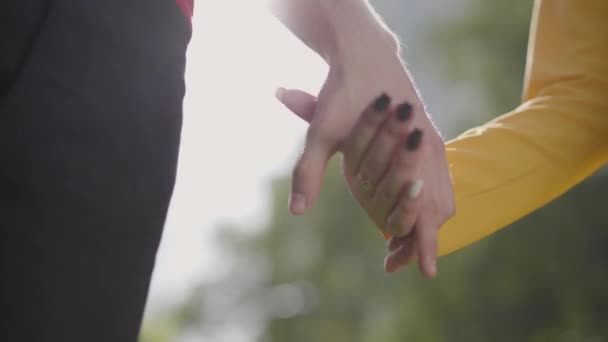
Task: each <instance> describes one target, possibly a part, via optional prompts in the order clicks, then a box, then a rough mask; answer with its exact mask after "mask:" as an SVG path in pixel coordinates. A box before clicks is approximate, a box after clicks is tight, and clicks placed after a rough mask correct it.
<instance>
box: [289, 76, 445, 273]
mask: <svg viewBox="0 0 608 342" xmlns="http://www.w3.org/2000/svg"><path fill="white" fill-rule="evenodd" d="M394 84H398V82H394ZM406 88H407V87H406ZM327 89H331V88H324V90H326V91H327ZM395 93H396V92H395ZM322 94H323V91H322V92H321V94H320V96H321V95H322ZM277 97H278V98H279V100H280V101H281V102H283V103H284V104H285V105H286V106H287V107H288V108H289V109H290V110H291V111H292V112H294V113H295V114H297V115H298V116H300V117H302V118H303V119H305V120H306V121H309V122H311V128H312V123H315V122H317V124H318V125H321V126H320V127H323V128H324V129H326V130H328V131H329V132H331V129H339V131H340V134H339V135H338V136H339V137H340V138H339V139H337V141H336V142H337V143H338V147H339V149H340V150H341V151H342V153H343V171H344V176H345V178H346V180H347V182H348V184H349V187H350V189H351V191H352V193H353V195H354V196H355V198H356V199H357V201H358V202H359V203H360V205H361V206H362V207H363V209H364V210H365V211H366V212H367V214H368V215H369V216H370V218H371V219H372V220H373V222H374V223H375V224H376V225H377V226H378V228H380V229H381V230H382V231H383V232H384V234H385V236H386V237H387V238H390V241H389V250H390V254H389V255H388V256H387V258H386V259H385V269H386V271H388V272H394V271H396V270H397V269H399V268H400V267H403V266H405V265H407V264H408V263H409V262H410V261H411V260H412V259H413V258H414V257H417V258H418V261H419V265H420V269H421V271H422V272H423V274H424V275H426V276H427V277H434V276H435V274H436V273H437V270H436V258H437V231H438V230H439V228H440V227H441V225H443V223H445V221H447V219H449V218H450V217H451V216H452V215H453V214H454V200H453V192H452V184H451V180H450V175H449V171H448V166H447V162H446V160H445V151H444V146H443V141H442V140H441V138H440V136H439V134H438V133H437V131H436V130H435V128H434V126H433V125H432V124H431V122H430V120H429V118H428V117H427V115H426V114H425V113H424V110H423V107H422V106H421V105H420V104H419V103H420V102H419V101H417V102H409V101H403V100H402V101H400V102H398V103H397V104H395V105H391V102H392V101H391V97H390V96H389V95H388V94H387V93H383V94H382V95H380V96H379V97H377V98H376V99H375V100H374V101H372V102H371V103H368V104H367V106H366V108H365V110H364V111H363V113H362V114H358V115H357V116H358V118H357V119H356V121H355V123H354V124H353V125H352V126H348V127H344V125H342V126H340V127H339V126H337V125H336V124H335V121H332V120H331V118H328V119H325V120H319V121H315V117H316V115H317V113H323V111H319V108H318V106H320V105H321V101H320V100H317V99H315V98H314V97H313V96H311V95H309V94H306V93H304V92H301V91H298V90H285V89H281V90H279V91H278V92H277ZM406 97H407V96H403V95H402V96H401V98H406ZM368 102H369V101H368ZM332 113H333V112H332ZM335 113H336V114H335V115H336V116H338V117H339V118H340V115H342V117H344V116H346V115H348V112H346V113H345V112H335ZM334 120H335V118H334Z"/></svg>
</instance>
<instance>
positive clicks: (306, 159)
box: [289, 125, 337, 215]
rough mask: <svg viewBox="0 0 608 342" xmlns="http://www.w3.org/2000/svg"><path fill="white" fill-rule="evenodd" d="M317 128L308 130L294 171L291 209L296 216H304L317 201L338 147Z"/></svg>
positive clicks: (290, 199)
mask: <svg viewBox="0 0 608 342" xmlns="http://www.w3.org/2000/svg"><path fill="white" fill-rule="evenodd" d="M315 128H316V125H311V126H310V127H309V128H308V134H307V136H306V145H305V146H304V152H302V154H301V155H300V158H299V159H298V162H297V163H296V166H295V167H294V170H293V175H292V183H291V195H290V197H289V209H290V211H291V213H292V214H294V215H302V214H304V212H305V211H306V210H307V209H308V208H310V207H311V206H312V205H313V204H314V203H315V202H316V201H317V198H318V196H319V192H320V190H321V183H322V181H323V176H324V175H325V169H326V168H327V162H328V160H329V158H330V157H331V156H332V154H333V153H334V152H335V146H334V145H337V144H331V141H329V140H330V139H327V138H326V137H324V136H323V133H322V132H320V131H319V130H317V129H315Z"/></svg>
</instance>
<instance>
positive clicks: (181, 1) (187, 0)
mask: <svg viewBox="0 0 608 342" xmlns="http://www.w3.org/2000/svg"><path fill="white" fill-rule="evenodd" d="M175 1H176V2H177V6H179V8H180V9H181V10H182V12H183V13H184V15H185V16H186V17H187V18H192V12H193V11H194V0H175Z"/></svg>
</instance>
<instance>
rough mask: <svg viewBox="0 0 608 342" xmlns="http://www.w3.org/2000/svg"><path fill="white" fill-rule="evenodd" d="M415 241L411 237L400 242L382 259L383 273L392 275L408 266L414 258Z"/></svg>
mask: <svg viewBox="0 0 608 342" xmlns="http://www.w3.org/2000/svg"><path fill="white" fill-rule="evenodd" d="M416 249H417V248H416V244H415V240H414V239H413V238H411V237H409V238H406V239H405V240H402V241H400V244H399V246H398V247H397V248H396V249H395V250H393V251H392V252H391V253H390V254H389V255H388V256H387V257H386V258H384V271H386V272H389V273H392V272H396V271H398V270H399V269H400V268H402V267H404V266H406V265H407V264H409V263H410V262H411V261H412V260H413V259H414V258H415V257H416Z"/></svg>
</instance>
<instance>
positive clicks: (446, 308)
mask: <svg viewBox="0 0 608 342" xmlns="http://www.w3.org/2000/svg"><path fill="white" fill-rule="evenodd" d="M400 4H401V5H400V6H401V8H402V9H403V13H404V14H405V13H408V12H407V11H405V4H402V3H400ZM467 4H468V7H466V10H463V11H461V12H462V14H461V15H457V16H453V18H452V19H449V20H446V21H441V22H438V23H433V22H431V23H429V24H428V25H429V26H430V27H431V28H432V29H430V28H429V30H428V32H430V35H429V37H427V38H428V42H427V43H425V45H424V46H427V48H425V49H418V50H416V51H417V52H419V53H421V54H423V55H428V56H433V58H432V59H431V60H432V61H433V62H434V63H436V62H437V61H438V60H439V61H440V65H445V66H448V68H447V69H445V72H446V73H447V74H448V75H449V77H450V78H451V79H452V80H453V81H454V82H455V83H454V84H455V85H457V86H464V85H466V86H471V87H473V88H474V89H477V92H478V93H479V94H480V96H481V97H483V98H485V99H486V100H485V103H486V105H485V107H487V108H485V109H484V110H486V112H485V113H486V114H485V116H486V117H487V118H490V117H492V116H495V115H497V113H500V112H501V111H505V110H508V109H509V108H512V107H513V106H515V105H516V104H517V103H518V102H519V94H520V92H521V79H522V75H523V62H524V57H525V48H526V41H527V30H528V24H529V16H530V9H531V1H511V2H488V1H483V0H474V1H469V2H467ZM377 5H378V8H379V10H380V12H381V13H382V12H383V10H384V11H386V10H387V8H388V7H391V10H392V11H393V12H391V13H392V14H393V15H395V13H394V10H395V6H397V5H396V3H395V2H393V1H390V0H386V1H377ZM404 16H405V15H404ZM409 46H410V50H414V49H415V46H412V44H409ZM423 60H424V59H418V61H423ZM420 63H422V62H420ZM418 67H421V66H420V65H416V64H413V65H412V68H413V69H414V70H413V73H414V75H416V68H418ZM463 117H464V118H466V115H464V114H463ZM464 120H465V121H466V119H464ZM337 164H338V163H337V162H336V161H334V162H333V163H332V164H331V167H330V169H329V171H328V177H327V178H326V180H325V184H324V187H323V191H322V193H321V196H320V201H319V203H318V204H317V206H316V207H315V209H314V210H312V211H311V212H310V213H309V214H307V215H306V216H305V217H304V218H293V217H291V216H290V215H289V214H288V213H287V211H286V210H285V206H284V199H285V198H286V195H287V192H288V177H281V178H279V179H277V180H276V181H275V182H274V183H273V184H272V186H271V187H270V189H271V191H272V194H273V196H272V204H273V207H272V215H271V219H270V220H269V222H268V223H267V224H266V225H265V227H264V229H263V230H261V231H257V230H256V233H254V234H245V233H243V230H241V229H237V228H236V227H233V228H231V227H226V228H225V229H222V231H223V233H222V235H221V236H219V237H218V239H219V241H221V243H222V244H223V245H224V247H225V249H226V250H227V251H229V255H230V263H229V264H230V267H229V268H228V269H227V270H226V272H225V276H224V277H222V278H221V279H219V280H217V282H215V283H206V284H201V286H200V288H198V289H194V290H193V297H192V298H191V299H190V300H188V301H187V302H186V303H184V305H183V306H182V307H181V308H180V309H179V310H178V311H177V313H176V314H175V315H174V318H173V319H172V320H171V321H170V322H179V323H177V324H178V325H179V326H180V329H181V331H182V333H184V332H185V333H187V334H191V333H198V334H200V336H205V337H207V338H208V339H209V340H213V341H220V340H221V337H222V336H229V335H226V334H229V333H232V334H237V333H241V334H244V335H246V336H249V337H250V340H251V341H264V342H284V341H290V342H299V341H306V342H309V341H331V342H342V341H344V342H347V341H348V342H371V341H374V342H377V341H382V342H391V341H395V342H396V341H425V342H426V341H467V342H469V341H535V342H541V341H605V340H606V339H608V326H607V325H606V324H605V317H608V292H607V291H605V289H604V287H603V286H604V284H605V283H606V282H607V281H608V268H607V267H606V266H605V262H606V260H608V249H606V248H605V246H606V245H607V244H608V231H607V230H606V228H608V216H607V215H606V213H605V212H604V210H603V200H605V194H606V190H607V189H608V178H607V177H605V175H604V174H598V175H597V176H596V177H594V178H592V179H590V180H589V181H587V182H585V183H584V184H582V185H580V186H579V187H577V188H576V189H574V190H573V191H571V192H569V193H568V194H567V195H565V196H563V197H562V198H560V199H559V200H557V201H554V202H553V203H551V204H550V205H548V206H547V207H545V208H543V209H541V210H539V211H538V212H536V213H534V214H533V215H530V216H529V217H527V218H525V219H523V220H521V221H519V222H517V223H515V224H514V225H512V227H510V228H508V229H505V230H503V231H501V232H499V233H497V234H495V235H493V236H491V237H489V238H487V239H485V240H484V241H482V242H479V243H477V244H475V245H473V246H470V247H468V248H466V249H464V250H462V251H459V252H457V253H454V254H452V255H450V256H447V257H445V258H443V259H442V260H441V262H440V265H439V266H440V276H439V278H438V279H437V280H436V281H427V280H424V279H422V278H421V277H420V276H419V274H418V271H417V270H416V269H415V268H413V267H411V268H410V269H408V270H406V271H404V272H401V273H400V274H397V275H387V274H384V273H383V272H382V267H381V266H382V265H381V260H382V257H383V255H384V247H383V243H384V242H383V240H382V238H381V236H380V235H379V233H378V232H377V231H376V230H375V229H373V228H372V227H373V225H372V223H371V222H370V221H369V220H368V219H367V217H366V216H365V215H364V214H363V211H362V210H360V209H359V208H358V207H357V205H356V204H355V203H354V201H353V200H352V198H351V196H350V194H349V193H348V191H347V189H346V186H345V184H344V182H343V181H342V179H341V177H340V172H339V168H338V165H337ZM336 203H339V204H340V205H339V206H336ZM496 210H500V208H496ZM175 317H177V318H175Z"/></svg>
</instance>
